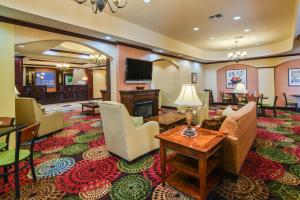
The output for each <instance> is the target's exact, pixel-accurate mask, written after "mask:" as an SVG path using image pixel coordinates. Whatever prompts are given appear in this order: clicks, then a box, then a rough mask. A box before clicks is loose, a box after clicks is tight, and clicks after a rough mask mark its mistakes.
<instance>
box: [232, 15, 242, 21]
mask: <svg viewBox="0 0 300 200" xmlns="http://www.w3.org/2000/svg"><path fill="white" fill-rule="evenodd" d="M232 19H233V20H235V21H237V20H240V19H241V17H240V16H235V17H234V18H232Z"/></svg>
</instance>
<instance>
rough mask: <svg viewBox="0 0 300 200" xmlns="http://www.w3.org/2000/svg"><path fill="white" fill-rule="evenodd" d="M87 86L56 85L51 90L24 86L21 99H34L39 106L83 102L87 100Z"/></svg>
mask: <svg viewBox="0 0 300 200" xmlns="http://www.w3.org/2000/svg"><path fill="white" fill-rule="evenodd" d="M87 92H88V88H87V85H65V86H62V85H58V86H56V88H55V89H54V91H53V90H50V91H49V90H48V89H47V86H24V87H23V90H22V91H21V96H22V97H31V98H35V99H36V100H37V102H39V103H41V104H50V103H63V102H72V101H83V100H87V99H88V95H87Z"/></svg>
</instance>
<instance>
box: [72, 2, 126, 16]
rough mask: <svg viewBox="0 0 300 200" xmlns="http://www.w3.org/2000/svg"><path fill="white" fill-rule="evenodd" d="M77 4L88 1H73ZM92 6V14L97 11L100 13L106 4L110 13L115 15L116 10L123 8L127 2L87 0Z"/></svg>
mask: <svg viewBox="0 0 300 200" xmlns="http://www.w3.org/2000/svg"><path fill="white" fill-rule="evenodd" d="M75 1H76V2H77V3H79V4H82V3H85V2H87V1H88V0H75ZM89 2H90V4H91V5H92V9H93V12H94V13H95V14H96V13H98V11H100V12H102V11H103V10H104V8H105V6H106V5H107V4H108V6H109V9H110V11H111V12H112V13H116V12H117V9H118V8H119V9H120V8H124V7H126V5H127V0H89Z"/></svg>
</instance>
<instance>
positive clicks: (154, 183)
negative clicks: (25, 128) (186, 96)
mask: <svg viewBox="0 0 300 200" xmlns="http://www.w3.org/2000/svg"><path fill="white" fill-rule="evenodd" d="M214 113H215V112H214V111H211V113H210V114H212V115H213V114H214ZM65 124H66V128H65V129H64V130H63V131H62V132H60V133H57V134H55V135H53V136H51V137H49V138H46V139H43V140H41V141H38V142H37V143H36V145H35V155H34V157H35V158H34V163H35V170H36V174H37V178H38V180H37V182H35V183H34V182H33V181H32V176H31V173H30V170H29V168H28V169H27V168H26V169H23V170H22V171H21V196H22V198H21V199H26V200H27V199H45V200H46V199H47V200H48V199H49V200H51V199H55V200H57V199H65V200H72V199H74V200H75V199H87V200H92V199H118V200H141V199H162V200H173V199H178V200H185V199H191V198H190V197H189V196H187V195H185V194H183V193H181V192H179V191H177V190H176V189H174V188H173V187H171V186H168V185H167V186H165V187H162V185H161V184H160V177H159V174H160V167H159V154H158V151H155V152H152V153H149V154H147V155H145V156H143V157H141V158H139V159H137V160H136V161H135V162H132V163H128V162H126V161H124V160H122V159H120V158H119V157H117V156H114V155H112V154H110V153H109V152H108V151H107V149H106V147H105V141H104V136H103V131H102V128H101V122H100V120H99V117H97V116H96V117H92V116H84V115H80V112H79V111H73V112H68V113H65ZM116 125H117V122H116ZM257 133H258V137H257V139H256V141H255V143H254V144H253V147H252V149H251V151H250V152H249V155H248V157H247V160H246V161H245V163H244V165H243V167H242V170H241V173H240V176H239V177H238V178H236V177H232V176H230V175H226V179H225V181H224V183H223V184H222V185H220V186H218V187H217V188H216V189H215V190H214V191H213V192H211V193H210V195H209V196H208V199H211V200H213V199H253V200H254V199H255V200H256V199H258V200H259V199H283V200H292V199H295V200H296V199H298V200H299V199H300V187H299V183H300V165H299V159H300V145H299V143H300V114H299V113H298V114H296V113H292V112H279V117H278V118H271V117H263V118H259V119H258V129H257ZM137 142H138V141H137ZM171 155H172V152H169V156H171ZM20 165H24V163H21V164H20ZM1 170H2V169H1ZM171 170H172V169H171V168H170V167H168V172H170V171H171ZM0 172H1V171H0ZM0 193H2V195H1V196H0V199H14V197H15V196H14V195H15V193H14V178H13V176H12V175H10V177H9V183H8V184H3V180H2V179H1V180H0Z"/></svg>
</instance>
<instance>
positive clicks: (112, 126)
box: [99, 101, 159, 161]
mask: <svg viewBox="0 0 300 200" xmlns="http://www.w3.org/2000/svg"><path fill="white" fill-rule="evenodd" d="M99 107H100V114H101V119H102V124H103V129H104V137H105V143H106V147H107V149H108V151H110V152H112V153H114V154H116V155H118V156H120V157H122V158H124V159H126V160H127V161H132V160H134V159H136V158H138V157H140V156H142V155H144V154H146V153H148V152H150V151H153V150H155V149H157V148H158V147H159V141H158V140H157V139H155V138H154V136H155V135H157V134H159V124H158V123H157V122H154V121H151V122H147V123H145V124H143V125H141V126H137V127H135V126H134V124H133V122H132V119H131V117H130V115H129V113H128V111H127V109H126V108H125V106H124V105H123V104H120V103H117V102H111V101H104V102H99Z"/></svg>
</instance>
